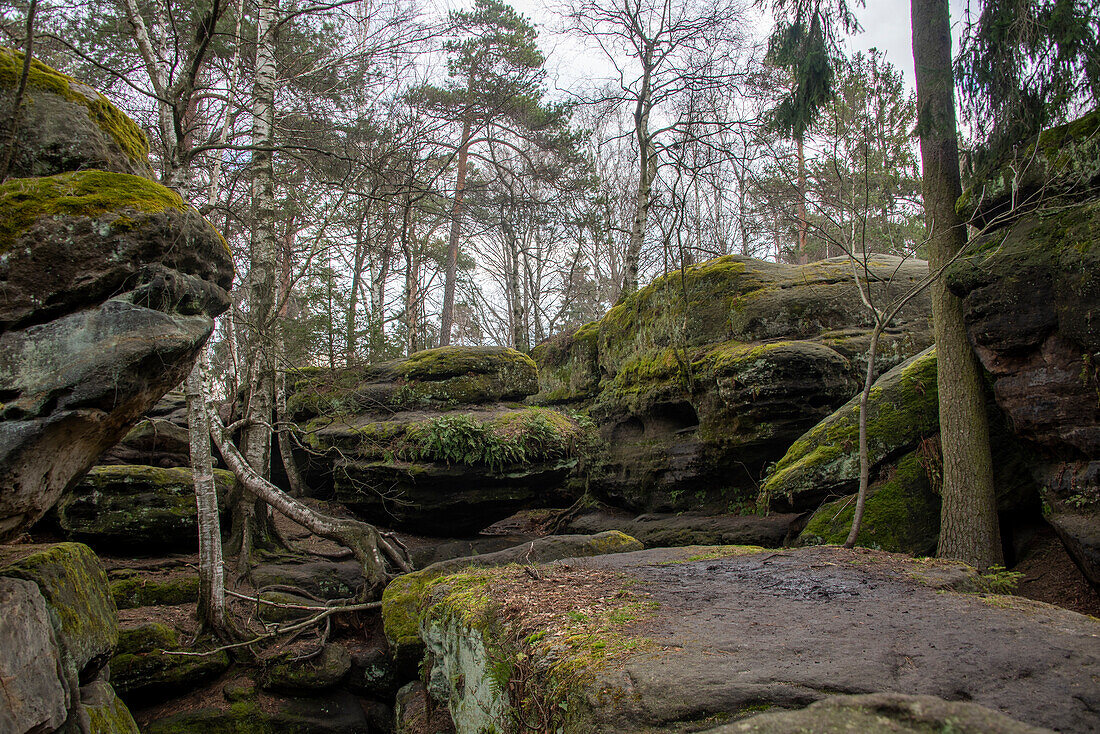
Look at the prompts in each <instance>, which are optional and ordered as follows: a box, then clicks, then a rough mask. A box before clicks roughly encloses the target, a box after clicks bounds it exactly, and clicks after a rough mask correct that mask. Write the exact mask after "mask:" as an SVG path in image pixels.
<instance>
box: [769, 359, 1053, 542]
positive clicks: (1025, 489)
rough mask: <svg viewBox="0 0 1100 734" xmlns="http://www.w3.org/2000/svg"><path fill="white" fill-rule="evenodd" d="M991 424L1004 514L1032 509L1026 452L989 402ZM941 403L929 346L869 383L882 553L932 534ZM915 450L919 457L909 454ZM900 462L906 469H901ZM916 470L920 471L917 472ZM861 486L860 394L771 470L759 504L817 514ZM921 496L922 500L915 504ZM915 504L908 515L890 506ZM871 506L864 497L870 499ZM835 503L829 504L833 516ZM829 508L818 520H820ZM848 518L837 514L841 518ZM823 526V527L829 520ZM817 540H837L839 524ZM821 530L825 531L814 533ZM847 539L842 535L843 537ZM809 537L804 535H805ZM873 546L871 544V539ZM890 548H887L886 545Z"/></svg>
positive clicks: (935, 531) (934, 531)
mask: <svg viewBox="0 0 1100 734" xmlns="http://www.w3.org/2000/svg"><path fill="white" fill-rule="evenodd" d="M987 416H988V418H989V420H990V433H991V437H992V450H993V453H994V466H995V467H996V477H995V480H996V487H997V497H998V504H999V507H1000V508H1001V509H1002V510H1003V511H1015V510H1024V509H1027V508H1037V506H1038V495H1037V487H1036V484H1035V481H1034V479H1033V478H1032V476H1031V472H1030V471H1029V464H1028V460H1029V458H1030V454H1029V452H1028V450H1027V448H1026V447H1025V446H1023V445H1021V444H1020V442H1018V441H1017V440H1016V439H1015V438H1014V437H1013V436H1012V435H1011V433H1010V431H1009V429H1008V426H1007V425H1006V422H1005V418H1004V416H1003V415H1002V414H1001V412H1000V411H999V410H998V409H997V407H996V405H994V404H993V402H992V400H989V401H988V402H987ZM938 434H939V403H938V391H937V386H936V353H935V350H934V349H928V350H926V351H924V352H922V353H921V354H919V355H917V356H916V357H913V358H912V359H910V360H909V361H907V362H905V363H903V364H901V365H898V366H897V367H895V368H894V369H892V370H890V371H889V372H887V373H886V374H885V375H883V376H882V377H880V378H879V379H878V380H876V381H875V384H874V385H873V386H872V387H871V394H870V396H869V398H868V407H867V449H868V457H869V459H870V463H871V476H872V478H873V479H874V481H875V482H877V483H878V489H877V490H876V491H881V490H883V489H888V491H887V494H886V495H884V496H882V497H881V498H880V499H879V500H876V502H875V504H876V505H877V508H876V510H875V512H876V513H881V516H879V518H878V527H877V529H876V534H878V535H879V537H880V538H892V539H891V540H889V541H888V542H887V543H882V542H878V544H879V545H880V546H881V547H883V548H890V547H893V548H895V549H897V550H913V549H914V548H915V547H916V546H917V545H922V544H923V543H924V542H925V540H927V539H928V538H929V537H930V536H931V535H938V532H939V530H938V512H936V513H934V514H935V516H936V518H937V523H936V528H935V529H930V528H929V526H928V521H929V520H930V517H929V514H930V513H933V510H932V505H933V504H935V503H936V500H935V498H934V497H931V496H929V492H930V491H934V490H929V489H928V477H927V476H926V472H931V473H932V474H933V475H936V474H938V473H939V472H940V471H941V469H939V462H940V459H939V448H938V443H936V441H935V440H934V439H936V438H937V437H938ZM915 452H919V453H915ZM902 462H904V464H905V466H904V467H903V466H902ZM918 465H920V466H923V467H924V470H925V471H918ZM858 489H859V396H858V395H857V396H855V397H853V398H852V399H851V400H850V401H849V402H847V403H846V404H844V405H843V406H841V407H840V408H839V409H837V410H836V411H835V412H834V413H832V414H831V415H830V416H829V417H828V418H826V419H825V420H823V421H821V422H820V423H818V424H817V425H816V426H814V427H813V428H812V429H811V430H810V431H808V432H807V433H806V434H804V435H803V436H802V437H800V438H799V439H798V440H797V441H795V442H794V444H793V445H792V446H791V447H790V449H789V450H788V451H787V453H786V455H784V456H783V458H782V459H781V460H780V461H779V462H778V463H777V464H776V465H775V466H774V468H773V470H772V472H771V473H770V474H769V475H768V477H767V479H766V480H765V482H764V484H763V486H762V488H761V495H760V499H761V504H762V505H766V506H770V507H772V508H774V509H778V510H781V511H795V512H806V511H811V510H816V509H817V508H818V506H819V505H820V504H821V502H822V501H823V500H825V499H831V498H837V497H847V496H848V495H851V494H853V493H855V492H856V491H857V490H858ZM919 498H923V499H919ZM896 501H900V502H903V503H907V504H909V503H915V504H913V505H912V507H911V509H912V510H913V514H912V515H911V516H910V515H909V514H908V513H907V511H903V510H901V508H900V507H897V506H895V505H893V504H892V503H894V502H896ZM869 503H870V500H869ZM842 504H843V501H842V503H841V505H838V506H834V507H833V510H832V511H833V513H834V514H835V513H836V512H837V511H839V510H840V506H842ZM827 510H828V506H827V507H825V508H822V511H821V513H819V515H818V516H817V519H818V521H819V522H823V521H824V516H825V514H827ZM845 516H847V517H849V518H850V517H851V515H850V513H848V514H845V513H842V514H841V515H840V516H838V518H837V520H836V521H835V522H840V518H842V517H845ZM890 518H894V519H897V520H903V521H905V522H906V523H908V522H912V523H914V525H913V526H912V527H897V528H894V529H892V530H887V528H886V525H885V523H887V522H888V521H889V520H890ZM827 524H828V523H827ZM832 527H833V530H831V531H828V532H826V533H825V534H821V533H818V534H817V535H819V536H820V537H822V538H824V537H829V538H833V537H836V534H837V533H839V532H840V531H839V529H838V526H835V525H833V526H832ZM820 529H822V530H825V528H820ZM845 534H846V533H845ZM807 537H808V536H807ZM871 542H872V543H876V542H877V541H874V540H872V541H871ZM891 544H893V545H892V546H891Z"/></svg>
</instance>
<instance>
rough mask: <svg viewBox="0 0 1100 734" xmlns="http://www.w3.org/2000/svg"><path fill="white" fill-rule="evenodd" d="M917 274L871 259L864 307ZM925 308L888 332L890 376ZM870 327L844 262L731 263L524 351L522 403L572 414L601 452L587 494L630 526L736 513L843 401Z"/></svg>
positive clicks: (645, 294)
mask: <svg viewBox="0 0 1100 734" xmlns="http://www.w3.org/2000/svg"><path fill="white" fill-rule="evenodd" d="M926 274H927V264H926V263H924V262H922V261H903V260H901V259H899V258H896V257H888V256H874V257H871V258H870V259H869V261H868V267H867V269H866V271H865V272H864V273H863V277H865V278H866V279H867V281H869V285H870V289H871V291H872V293H873V294H874V297H875V298H876V299H878V300H877V302H880V303H881V302H887V301H889V300H890V299H893V298H897V297H900V296H901V295H902V294H903V293H904V292H906V291H907V290H909V289H910V288H912V287H913V286H914V285H915V284H916V283H918V282H919V281H920V280H921V279H922V278H923V277H924V276H925V275H926ZM930 323H931V322H930V320H929V306H928V300H927V296H925V295H921V296H920V297H918V298H916V299H914V300H913V301H912V302H910V303H909V305H908V306H907V307H906V308H905V309H903V311H902V312H901V313H900V314H899V316H898V318H897V319H896V321H895V323H894V324H892V326H891V328H890V329H889V330H887V331H886V333H884V335H883V339H882V348H881V349H880V351H879V356H878V358H877V359H876V365H877V368H878V369H880V370H885V369H889V368H890V367H893V366H894V365H896V364H898V363H899V362H901V361H903V360H905V359H907V358H909V357H910V356H912V355H913V354H915V353H917V352H918V351H920V350H921V349H923V348H925V347H926V346H928V344H929V343H930V342H931V329H930ZM870 327H871V323H870V319H869V316H868V312H867V311H866V308H865V306H864V305H863V303H862V301H861V299H860V296H859V290H858V289H857V287H856V284H855V282H854V280H853V277H852V268H851V264H850V263H849V262H848V261H847V260H846V259H843V258H834V259H831V260H825V261H821V262H817V263H812V264H810V265H804V266H799V265H787V264H781V263H771V262H764V261H760V260H754V259H752V258H745V257H736V256H729V257H723V258H718V259H716V260H712V261H709V262H706V263H702V264H700V265H697V266H693V267H690V268H687V269H685V270H684V271H683V273H682V274H681V273H679V272H677V273H673V274H671V275H668V276H665V277H663V278H659V279H657V280H656V281H654V282H653V283H651V284H650V285H648V286H646V287H645V288H643V289H642V290H640V291H639V292H638V293H636V294H633V295H631V296H630V297H628V298H626V299H625V300H624V301H623V302H622V303H620V304H618V305H616V306H615V307H614V308H612V309H611V310H610V311H609V312H608V313H607V315H606V316H605V317H604V318H603V319H601V320H600V321H598V322H595V323H592V324H588V325H586V326H584V327H582V328H581V329H579V330H578V331H577V332H576V333H574V334H573V335H571V336H568V337H560V336H559V337H557V338H555V339H553V340H550V341H549V342H547V343H545V344H543V345H540V346H539V347H537V348H536V349H535V350H533V351H532V356H533V357H534V358H535V359H536V361H537V362H538V366H539V380H540V392H539V393H538V394H537V395H535V396H533V397H532V398H530V401H531V402H535V403H554V404H557V403H572V404H581V405H584V406H585V407H587V408H588V409H589V413H590V415H591V416H592V418H593V420H594V421H595V422H596V424H597V425H598V427H599V429H600V433H601V435H602V438H603V439H604V448H605V450H604V451H602V452H601V453H600V455H599V458H600V461H597V462H595V471H594V472H592V473H591V476H590V484H591V488H592V491H593V492H594V494H596V496H598V497H600V498H601V499H603V500H605V501H607V502H609V503H611V504H614V505H617V506H621V507H625V508H627V509H629V510H631V511H634V512H670V511H689V512H709V513H712V514H714V513H725V512H738V511H741V510H742V509H744V508H745V507H746V506H748V505H751V503H752V500H753V497H754V496H755V494H756V491H757V486H758V482H759V479H760V476H761V474H762V473H763V471H764V469H765V467H766V466H767V465H768V464H769V463H771V462H774V461H776V460H778V459H779V458H780V457H782V455H783V453H784V451H786V449H787V448H788V447H789V446H790V444H791V443H792V442H793V441H794V440H795V439H797V438H798V437H799V436H800V435H802V434H803V433H804V432H805V431H806V430H808V429H809V428H811V427H812V426H813V425H814V424H815V423H816V422H817V421H819V420H821V419H822V418H824V417H825V416H827V415H828V414H829V413H830V412H831V411H833V410H834V409H836V408H837V407H839V406H840V405H842V404H843V403H844V402H845V401H847V400H848V399H849V398H850V397H851V396H852V394H854V393H855V392H856V390H857V389H858V386H859V384H860V382H861V375H862V372H863V371H864V370H865V368H866V354H867V348H868V346H869V344H870V333H871V328H870Z"/></svg>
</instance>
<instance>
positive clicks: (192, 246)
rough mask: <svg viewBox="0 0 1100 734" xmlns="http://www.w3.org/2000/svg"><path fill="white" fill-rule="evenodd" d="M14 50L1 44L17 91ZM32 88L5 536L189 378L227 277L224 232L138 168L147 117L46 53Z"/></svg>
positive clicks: (3, 360)
mask: <svg viewBox="0 0 1100 734" xmlns="http://www.w3.org/2000/svg"><path fill="white" fill-rule="evenodd" d="M16 65H19V66H20V67H21V65H22V57H21V55H20V54H18V53H14V52H11V51H7V50H0V88H2V89H4V90H6V92H5V93H6V94H7V95H8V96H9V97H10V95H11V93H12V89H13V87H14V84H15V76H14V75H13V69H14V68H15V66H16ZM29 88H30V90H31V98H32V100H33V101H34V104H33V105H29V106H28V109H30V110H31V111H30V112H28V113H27V114H28V115H30V118H21V119H22V124H21V125H20V127H19V128H18V130H19V133H18V134H19V135H20V136H22V138H20V139H21V140H22V142H23V146H22V147H20V148H19V150H20V156H19V161H18V163H17V165H16V167H15V170H16V171H17V172H18V173H19V175H21V176H22V177H20V178H12V179H9V180H8V181H7V182H5V183H4V184H2V185H0V219H2V221H3V224H2V226H0V284H2V286H3V287H2V288H0V539H6V538H10V537H12V536H14V535H16V534H18V533H19V532H21V531H22V530H23V529H24V528H26V527H28V526H29V525H31V524H32V523H33V522H34V521H36V520H37V519H38V518H39V517H41V516H42V515H43V514H44V513H45V512H46V511H47V510H48V509H49V508H50V507H51V506H52V505H53V504H54V503H55V502H56V501H57V500H58V498H59V497H60V496H61V493H62V492H63V491H64V490H65V489H66V488H67V487H68V486H70V485H71V484H72V483H73V482H75V481H76V480H77V479H79V477H80V476H81V475H83V473H84V472H85V471H87V470H88V468H89V467H90V466H91V465H92V464H93V463H94V462H95V460H96V459H97V458H98V456H99V455H100V454H101V453H102V452H103V451H104V450H105V449H107V448H108V447H110V446H111V445H113V444H114V443H116V442H117V441H118V440H119V439H120V438H122V437H123V436H124V435H125V434H126V432H127V431H128V430H129V429H130V428H131V426H132V425H133V424H134V423H135V422H137V421H138V420H139V419H140V417H141V416H142V415H143V414H144V413H145V412H146V411H147V410H148V409H149V408H150V407H152V405H153V404H154V403H155V402H156V401H157V400H158V399H159V398H160V397H161V395H163V394H164V393H165V392H167V391H168V390H169V389H171V388H173V387H175V386H176V385H178V384H179V383H180V382H181V381H182V379H183V378H184V376H185V375H186V374H187V372H188V371H189V370H190V368H191V364H192V362H193V360H194V357H195V355H196V354H197V352H198V350H199V349H200V348H201V346H202V345H203V343H204V342H205V341H206V339H207V337H208V336H209V334H210V332H211V330H212V329H213V317H214V316H216V315H217V314H219V313H221V312H222V311H224V310H225V309H226V307H227V306H228V303H229V301H228V295H227V292H226V291H227V289H228V288H229V285H230V282H231V280H232V277H233V271H232V264H231V260H230V255H229V251H228V248H227V247H226V244H225V241H224V240H223V239H222V238H221V237H220V235H218V233H217V232H215V231H214V229H213V228H212V227H211V226H210V224H209V223H208V222H206V220H205V219H203V217H202V216H201V215H200V214H199V213H198V212H197V211H195V210H194V209H192V208H191V207H189V206H187V205H186V204H185V203H184V202H183V201H182V200H181V199H180V198H179V196H178V195H176V194H175V193H173V192H171V191H169V190H168V189H166V188H164V187H163V186H160V185H159V184H157V183H154V182H153V181H151V180H149V179H148V178H144V177H143V175H144V174H146V173H147V172H148V164H147V161H146V158H147V147H146V142H145V138H144V135H143V133H142V132H141V130H140V128H138V127H137V126H136V125H135V124H134V123H133V122H131V121H130V120H129V119H127V118H126V117H125V115H123V114H122V113H121V112H119V111H118V110H117V109H116V108H114V107H113V106H111V105H110V103H109V102H107V100H106V99H104V98H103V97H102V96H101V95H98V94H97V93H95V92H94V91H92V90H90V89H88V88H87V87H84V86H83V85H81V84H79V83H77V82H75V81H73V80H72V79H69V78H68V77H65V76H64V75H62V74H59V73H57V72H55V71H53V70H52V69H49V68H48V67H45V66H43V65H42V64H38V63H35V64H33V65H32V73H31V76H30V79H29ZM50 115H59V116H60V117H58V118H49V119H46V118H48V117H49V116H50ZM43 116H45V117H43ZM39 117H43V119H42V120H39ZM31 122H34V125H30V123H31ZM135 174H142V175H135Z"/></svg>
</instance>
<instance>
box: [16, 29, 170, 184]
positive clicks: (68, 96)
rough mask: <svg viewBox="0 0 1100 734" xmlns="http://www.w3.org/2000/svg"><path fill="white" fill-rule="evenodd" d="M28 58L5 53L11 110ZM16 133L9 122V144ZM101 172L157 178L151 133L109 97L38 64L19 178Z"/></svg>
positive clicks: (23, 126) (27, 97)
mask: <svg viewBox="0 0 1100 734" xmlns="http://www.w3.org/2000/svg"><path fill="white" fill-rule="evenodd" d="M23 65H24V55H23V53H22V52H20V51H15V50H13V49H10V48H5V47H0V105H2V106H3V108H4V109H6V110H10V109H11V108H12V105H13V104H14V102H15V92H16V88H17V87H18V85H19V79H20V77H21V76H22V74H23ZM9 130H10V127H9V123H8V121H7V120H5V125H4V132H5V137H4V139H5V140H7V139H8V137H7V136H8V135H9V134H10V133H9ZM89 168H97V169H101V170H104V171H116V172H119V173H132V174H137V175H141V176H151V175H152V170H151V168H150V167H149V143H148V140H147V139H146V137H145V133H144V132H143V131H142V129H141V128H140V127H138V126H137V125H136V124H135V123H134V122H133V121H132V120H131V119H130V118H128V117H127V116H126V115H124V114H123V113H122V112H120V111H119V110H118V108H117V107H115V106H114V105H113V104H111V103H110V102H109V101H108V100H107V98H106V97H104V96H103V95H102V94H100V93H99V92H97V91H96V90H94V89H92V88H91V87H89V86H87V85H85V84H81V83H80V82H78V81H76V80H75V79H73V78H72V77H69V76H66V75H65V74H62V73H60V72H58V71H56V70H54V69H51V68H50V67H48V66H46V65H45V64H43V63H42V62H40V61H38V60H37V59H32V60H31V65H30V73H29V74H28V76H27V86H26V90H25V92H24V95H23V103H22V105H21V107H20V110H19V115H18V118H17V124H16V128H15V155H14V157H13V159H12V163H11V169H10V170H11V174H12V175H13V176H16V177H24V176H49V175H52V174H55V173H63V172H67V171H77V170H84V169H89Z"/></svg>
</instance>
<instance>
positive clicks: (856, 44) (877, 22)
mask: <svg viewBox="0 0 1100 734" xmlns="http://www.w3.org/2000/svg"><path fill="white" fill-rule="evenodd" d="M973 1H974V0H950V5H951V22H952V26H953V30H954V34H953V35H954V40H955V50H957V48H958V39H959V33H960V31H961V29H962V26H963V19H964V16H965V12H966V8H967V6H968V5H969V4H971V3H972V2H973ZM849 2H850V3H851V4H852V5H855V2H852V0H849ZM441 4H442V5H443V6H444V7H448V8H453V7H462V6H469V5H471V4H472V3H469V2H461V0H443V2H442V3H441ZM511 4H512V6H513V7H515V8H516V10H518V11H520V12H521V13H523V14H524V15H526V16H527V17H528V18H530V19H532V20H533V21H534V22H535V24H536V25H537V26H538V28H539V46H540V48H541V49H542V50H543V52H544V53H545V54H546V55H547V57H548V63H547V66H548V68H549V69H550V73H551V85H552V86H557V87H558V88H560V89H569V88H574V89H575V88H577V87H578V86H585V84H584V83H585V82H586V81H587V80H589V79H593V78H606V77H607V76H608V73H609V66H608V64H607V62H606V61H605V59H604V57H603V54H602V53H601V51H600V50H599V49H598V48H595V47H593V48H586V47H585V45H584V44H583V43H582V42H581V41H580V40H579V39H576V38H573V37H569V36H566V35H564V34H563V33H562V31H561V29H562V21H561V20H560V19H559V17H558V16H557V15H556V14H555V13H554V12H553V10H552V8H553V6H554V5H555V2H554V0H511ZM975 7H977V6H976V4H975ZM853 10H854V12H855V14H856V17H857V18H858V19H859V22H860V25H862V26H863V32H862V33H859V34H857V35H855V36H852V37H850V38H849V39H848V40H847V43H846V45H847V47H848V50H849V52H855V51H860V50H867V49H870V48H872V47H874V48H878V49H879V50H881V51H885V52H886V58H887V60H888V61H890V62H891V63H892V64H894V66H896V67H898V68H899V69H901V71H902V73H903V74H904V76H905V81H906V83H907V84H908V86H909V88H910V89H912V88H913V49H912V29H911V28H910V25H909V0H866V7H862V8H859V7H856V8H853ZM755 14H756V15H757V16H758V18H759V21H758V24H757V28H756V33H755V34H754V35H755V36H756V38H757V39H758V40H760V41H764V40H765V39H766V36H767V34H768V32H769V31H770V30H771V18H770V16H766V15H765V14H764V13H762V12H760V11H755Z"/></svg>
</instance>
